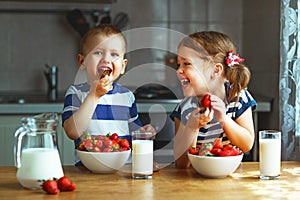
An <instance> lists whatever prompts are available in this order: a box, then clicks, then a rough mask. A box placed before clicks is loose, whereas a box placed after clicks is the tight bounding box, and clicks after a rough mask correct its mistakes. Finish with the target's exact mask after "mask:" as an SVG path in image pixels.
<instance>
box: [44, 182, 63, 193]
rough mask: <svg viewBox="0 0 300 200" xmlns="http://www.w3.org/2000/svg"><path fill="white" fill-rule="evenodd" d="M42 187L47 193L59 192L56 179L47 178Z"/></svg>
mask: <svg viewBox="0 0 300 200" xmlns="http://www.w3.org/2000/svg"><path fill="white" fill-rule="evenodd" d="M42 188H43V190H44V191H45V192H47V194H57V193H58V192H59V190H58V185H57V182H56V181H55V180H47V181H45V182H44V183H43V185H42Z"/></svg>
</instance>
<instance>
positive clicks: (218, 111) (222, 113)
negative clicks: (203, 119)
mask: <svg viewBox="0 0 300 200" xmlns="http://www.w3.org/2000/svg"><path fill="white" fill-rule="evenodd" d="M210 99H211V107H212V109H213V110H214V118H215V119H216V120H217V121H218V122H220V123H222V122H223V121H224V119H225V117H226V106H225V103H224V102H223V101H222V100H221V99H220V98H219V97H218V96H216V95H211V97H210Z"/></svg>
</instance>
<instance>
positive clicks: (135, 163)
mask: <svg viewBox="0 0 300 200" xmlns="http://www.w3.org/2000/svg"><path fill="white" fill-rule="evenodd" d="M131 160H132V178H134V179H150V178H152V173H153V133H152V132H143V131H134V132H132V158H131Z"/></svg>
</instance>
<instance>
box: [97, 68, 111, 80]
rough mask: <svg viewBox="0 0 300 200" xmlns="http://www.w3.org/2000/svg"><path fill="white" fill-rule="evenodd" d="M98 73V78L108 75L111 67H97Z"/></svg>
mask: <svg viewBox="0 0 300 200" xmlns="http://www.w3.org/2000/svg"><path fill="white" fill-rule="evenodd" d="M98 73H99V75H100V79H101V78H104V77H105V76H106V75H108V76H109V75H110V73H111V69H102V68H101V69H99V70H98Z"/></svg>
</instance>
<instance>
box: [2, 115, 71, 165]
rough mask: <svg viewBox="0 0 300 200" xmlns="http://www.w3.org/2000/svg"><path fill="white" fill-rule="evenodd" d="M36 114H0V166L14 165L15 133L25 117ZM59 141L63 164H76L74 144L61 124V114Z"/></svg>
mask: <svg viewBox="0 0 300 200" xmlns="http://www.w3.org/2000/svg"><path fill="white" fill-rule="evenodd" d="M33 115H35V114H22V115H0V152H1V153H0V166H7V165H8V166H12V165H14V149H13V148H14V142H15V138H14V133H15V131H16V130H17V129H18V128H19V127H20V126H21V119H22V118H23V117H30V116H33ZM57 142H58V149H59V154H60V159H61V162H62V164H63V165H74V160H75V156H74V144H73V141H72V140H70V139H69V138H68V137H67V136H66V134H65V132H64V130H63V127H62V125H61V115H59V124H58V126H57Z"/></svg>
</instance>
